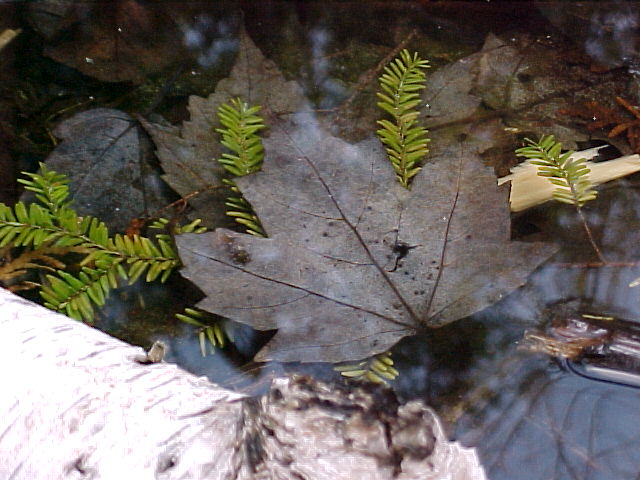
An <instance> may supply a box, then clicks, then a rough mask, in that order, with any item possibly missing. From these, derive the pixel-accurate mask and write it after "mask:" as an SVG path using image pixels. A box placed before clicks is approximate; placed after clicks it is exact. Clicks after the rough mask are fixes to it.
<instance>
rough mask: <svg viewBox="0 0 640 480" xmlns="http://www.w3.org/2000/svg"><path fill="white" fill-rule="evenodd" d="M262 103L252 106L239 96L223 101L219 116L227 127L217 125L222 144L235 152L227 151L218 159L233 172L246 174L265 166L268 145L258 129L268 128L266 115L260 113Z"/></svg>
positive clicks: (240, 174)
mask: <svg viewBox="0 0 640 480" xmlns="http://www.w3.org/2000/svg"><path fill="white" fill-rule="evenodd" d="M260 108H261V107H260V106H254V107H249V105H248V104H247V103H245V102H243V101H242V100H241V99H239V98H234V99H231V100H230V102H229V103H228V104H227V103H223V104H222V105H221V106H220V108H219V109H218V118H219V119H220V123H221V124H222V126H223V127H225V128H217V129H216V132H218V133H219V134H221V135H222V142H221V143H222V145H224V146H225V147H227V148H228V149H229V150H230V151H231V152H232V153H228V152H227V153H223V154H222V157H220V158H219V159H218V161H219V162H220V163H221V164H222V165H223V166H224V168H225V170H227V171H228V172H229V173H231V175H233V176H235V177H243V176H245V175H249V174H250V173H254V172H257V171H258V170H260V168H262V160H263V158H264V148H263V146H262V139H261V138H260V137H259V136H258V135H257V132H259V131H260V130H262V129H263V128H265V125H264V121H263V119H262V117H260V116H258V115H256V113H258V112H259V111H260Z"/></svg>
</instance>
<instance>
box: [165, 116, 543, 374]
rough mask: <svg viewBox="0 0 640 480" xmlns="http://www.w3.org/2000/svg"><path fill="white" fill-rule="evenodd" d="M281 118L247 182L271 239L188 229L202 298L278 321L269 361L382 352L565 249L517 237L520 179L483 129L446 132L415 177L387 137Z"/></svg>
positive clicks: (242, 317) (273, 324)
mask: <svg viewBox="0 0 640 480" xmlns="http://www.w3.org/2000/svg"><path fill="white" fill-rule="evenodd" d="M272 126H273V128H272V133H271V136H270V137H269V138H268V139H267V140H266V141H265V151H266V157H265V162H264V167H263V170H262V171H261V172H259V173H257V174H255V175H251V176H249V177H244V178H240V179H238V181H237V184H238V186H239V187H240V189H241V190H242V193H243V194H244V195H245V197H246V198H247V199H248V200H249V201H250V202H251V204H252V205H253V206H254V208H255V210H256V212H257V214H258V216H259V217H260V219H261V222H262V224H263V226H264V227H265V228H266V231H267V234H268V236H269V238H256V237H253V236H251V235H245V234H240V233H236V232H232V231H230V230H226V229H217V230H215V231H214V232H210V233H207V234H201V235H195V234H193V235H182V236H180V237H179V238H178V239H177V245H178V249H179V253H180V257H181V259H182V261H183V263H184V269H183V270H182V274H183V275H184V276H185V277H187V278H188V279H190V280H192V281H193V282H194V283H195V284H197V285H198V287H199V288H200V289H201V290H202V291H203V292H204V293H205V294H206V298H205V299H203V300H202V301H201V302H200V303H199V304H198V307H200V308H203V309H205V310H208V311H210V312H214V313H216V314H219V315H222V316H225V317H228V318H231V319H233V320H236V321H239V322H242V323H245V324H248V325H250V326H252V327H254V328H256V329H259V330H274V329H277V333H276V335H275V336H274V337H273V339H272V340H271V341H270V342H269V343H268V344H267V345H266V346H265V347H264V348H263V349H262V350H261V351H260V352H259V353H258V355H257V356H256V359H257V360H278V361H303V362H313V361H327V362H339V361H346V360H354V359H360V358H363V357H367V356H369V355H372V354H375V353H380V352H383V351H385V350H388V349H389V348H391V347H392V346H393V345H394V344H395V343H396V342H398V341H399V340H400V339H401V338H403V337H404V336H407V335H411V334H413V333H415V332H416V331H417V330H418V329H420V328H422V327H433V326H439V325H443V324H446V323H449V322H452V321H454V320H457V319H459V318H462V317H465V316H468V315H470V314H472V313H474V312H477V311H479V310H481V309H483V308H485V307H487V306H488V305H491V304H492V303H494V302H496V301H498V300H499V299H500V298H502V297H503V296H504V295H505V294H506V293H508V292H509V291H511V290H512V289H514V288H516V287H518V286H519V285H521V284H523V283H524V281H525V280H526V278H527V276H528V275H529V273H530V272H531V271H532V270H533V269H535V268H536V267H537V266H538V265H539V264H540V263H541V262H543V261H544V260H546V259H547V258H548V257H549V256H550V255H551V254H552V253H553V252H554V251H555V249H554V248H553V247H551V246H549V245H545V244H541V243H521V242H511V241H510V233H509V225H510V217H509V207H508V203H507V198H506V195H507V192H506V191H505V190H501V189H499V188H498V187H497V186H496V179H495V176H494V174H493V171H492V169H491V168H489V167H486V166H484V165H483V164H482V161H481V159H480V158H479V154H478V152H477V148H478V147H477V146H478V145H479V143H481V140H478V141H476V140H475V139H474V138H473V137H472V136H471V137H468V138H467V139H466V140H464V141H462V140H455V141H450V140H445V139H444V137H442V138H439V137H438V135H436V136H435V137H433V142H432V147H433V150H434V155H432V156H431V158H430V159H429V160H428V162H427V163H426V164H425V165H424V168H423V170H422V171H421V172H420V174H419V175H418V176H417V177H416V178H415V181H414V184H413V186H412V189H411V190H406V189H404V188H403V187H401V186H400V185H399V184H398V183H397V182H396V181H395V178H394V172H393V169H392V167H391V165H390V164H389V162H388V160H387V158H386V156H385V153H384V152H383V150H382V148H381V145H380V143H379V141H378V140H377V139H375V138H370V139H368V140H365V141H363V142H360V143H358V144H349V143H347V142H345V141H343V140H340V139H338V138H335V137H333V136H331V135H330V134H328V133H327V132H326V131H325V130H323V129H322V128H321V127H320V126H319V125H318V123H317V122H316V121H315V119H314V116H313V114H306V113H301V114H297V115H295V116H294V117H293V118H292V119H290V121H288V122H286V123H284V122H282V123H276V124H272ZM484 128H485V131H484V132H483V134H484V135H486V134H487V133H491V132H488V131H487V130H486V128H489V129H490V128H491V127H486V126H485V127H484ZM493 128H494V129H495V130H496V131H497V130H498V129H499V128H500V125H499V123H498V122H496V123H495V125H494V127H493ZM494 133H495V132H494ZM449 138H450V137H449Z"/></svg>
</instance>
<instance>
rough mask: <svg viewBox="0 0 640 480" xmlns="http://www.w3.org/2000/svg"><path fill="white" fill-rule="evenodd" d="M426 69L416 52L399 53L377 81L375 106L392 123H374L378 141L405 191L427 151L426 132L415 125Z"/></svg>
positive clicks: (385, 121)
mask: <svg viewBox="0 0 640 480" xmlns="http://www.w3.org/2000/svg"><path fill="white" fill-rule="evenodd" d="M428 67H429V62H428V61H427V60H422V59H421V58H420V57H419V56H418V54H417V53H414V54H413V56H412V55H411V54H410V53H409V51H408V50H406V49H405V50H402V52H400V55H399V57H398V58H396V59H394V60H393V61H392V62H391V63H389V65H387V66H386V67H385V69H384V73H383V74H382V76H380V78H379V82H380V88H381V89H382V92H378V94H377V95H378V98H379V99H380V101H379V102H378V106H379V107H380V108H381V109H382V110H384V111H385V112H387V113H388V114H389V115H391V117H392V118H393V121H389V120H386V119H384V120H378V124H379V125H380V126H381V127H382V128H380V129H379V130H378V131H377V134H378V137H379V138H380V141H381V142H382V143H383V144H384V145H385V147H386V148H385V150H386V152H387V155H388V157H389V160H390V161H391V164H392V165H393V169H394V170H395V172H396V176H397V178H398V181H399V182H400V184H401V185H402V186H403V187H405V188H409V185H410V182H411V179H412V178H413V177H414V176H415V175H416V174H417V173H418V172H419V171H420V169H421V167H420V161H421V160H422V158H423V157H424V156H425V155H426V154H427V153H428V152H429V148H428V144H429V139H428V138H427V130H426V129H425V128H424V127H422V126H420V125H419V124H418V115H419V113H420V112H419V111H418V110H416V107H417V106H418V105H420V102H421V99H420V90H422V89H423V88H425V85H424V82H425V74H424V72H423V70H424V69H426V68H428Z"/></svg>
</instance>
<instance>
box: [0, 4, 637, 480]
mask: <svg viewBox="0 0 640 480" xmlns="http://www.w3.org/2000/svg"><path fill="white" fill-rule="evenodd" d="M41 3H42V2H41ZM44 3H46V2H44ZM132 3H136V2H132ZM259 3H260V4H261V5H256V4H254V5H252V8H255V10H252V9H251V8H245V12H244V20H245V23H246V25H247V29H248V30H249V31H250V33H251V35H253V36H254V39H255V40H256V42H257V43H258V45H259V46H260V47H261V48H263V49H264V51H265V53H266V54H267V55H268V56H269V57H270V58H273V59H274V60H276V63H278V66H279V67H280V68H282V69H283V70H285V72H286V75H288V76H290V77H295V78H296V79H298V80H299V82H300V83H301V84H302V85H303V86H304V87H305V89H306V92H307V94H308V95H309V96H310V97H312V98H313V99H314V100H315V101H316V105H315V107H317V108H320V109H326V108H332V107H334V106H336V105H338V104H339V103H340V102H341V101H343V100H344V99H345V97H347V96H348V94H349V86H350V85H353V84H354V83H355V80H356V79H357V77H358V73H361V72H362V71H363V70H366V69H367V68H371V67H373V66H375V63H376V61H379V59H380V58H381V56H380V55H378V50H377V49H380V51H383V52H384V51H387V50H388V48H389V47H392V46H395V45H396V44H397V42H398V40H399V39H401V38H404V36H406V34H407V32H408V31H410V30H411V29H412V28H417V29H418V30H419V31H421V32H422V33H425V34H429V35H432V38H431V39H430V42H431V43H430V44H429V45H430V49H429V52H428V53H427V52H425V56H427V57H429V56H430V55H431V56H432V57H433V58H432V63H434V67H435V68H434V71H435V70H436V69H437V67H438V66H440V65H444V64H447V63H448V62H450V61H452V60H453V59H455V58H458V57H460V56H461V55H463V54H464V53H471V52H474V51H477V50H478V49H479V48H480V47H481V45H482V42H483V40H484V38H485V36H486V35H487V34H488V33H489V32H494V33H497V34H502V33H504V34H505V35H506V37H509V36H510V35H509V33H512V32H514V31H515V32H516V33H517V29H522V30H523V31H528V32H530V33H531V32H533V33H532V34H536V33H538V32H537V30H536V29H534V28H533V27H539V26H540V25H544V21H545V18H546V19H547V20H549V21H550V22H551V23H552V24H553V25H555V27H556V28H558V29H560V33H563V32H564V33H566V34H567V35H568V36H569V37H571V38H572V40H573V41H574V42H575V43H576V45H577V46H578V47H579V48H581V49H582V50H583V51H584V52H586V53H587V54H589V55H591V58H592V60H593V61H594V62H598V63H601V64H604V65H609V66H619V67H622V71H623V72H624V71H626V69H627V68H629V69H630V70H631V73H632V74H636V73H637V72H635V71H634V70H633V69H634V68H636V66H637V64H638V53H637V48H638V38H637V28H638V21H639V20H638V18H639V17H638V11H637V9H638V7H636V6H635V5H634V4H629V3H613V4H610V5H608V6H606V7H605V6H602V7H598V6H597V4H594V5H591V6H586V7H585V6H584V5H582V4H580V5H578V4H571V3H570V2H561V3H559V4H553V5H552V6H551V7H549V8H547V7H544V6H541V7H540V10H532V7H531V5H528V6H522V5H521V6H518V7H514V6H513V2H512V4H511V6H510V5H509V4H508V3H505V4H504V5H490V6H486V7H485V10H482V9H480V8H479V7H478V6H475V7H472V6H471V5H467V4H464V5H461V4H458V3H457V2H444V3H446V5H440V7H437V6H429V5H426V4H422V3H421V2H406V3H404V4H403V8H398V7H389V8H391V9H392V10H391V11H385V8H384V7H383V6H380V5H377V6H376V7H375V8H374V7H372V9H367V11H364V12H363V11H362V8H361V6H358V5H357V4H349V3H345V4H344V5H343V6H341V7H340V6H338V5H333V4H332V5H331V6H330V7H326V8H321V7H318V6H312V5H310V4H305V3H296V2H289V3H288V4H287V3H285V2H278V3H276V2H259ZM436 3H437V2H436ZM551 3H553V2H551ZM166 5H170V3H169V2H167V3H166ZM176 5H177V4H176ZM176 5H174V6H172V7H167V8H169V9H168V10H167V11H168V12H171V10H170V9H171V8H174V9H176V10H175V11H176V12H181V10H180V9H179V7H177V6H176ZM180 5H182V4H180ZM229 5H231V7H233V8H231V9H230V11H229V12H227V13H221V11H220V10H218V11H216V12H208V11H207V10H206V8H205V7H203V6H201V7H197V6H196V3H195V2H194V3H193V4H191V5H189V8H190V9H192V10H191V11H190V12H189V13H190V14H189V15H183V14H182V13H180V14H179V15H177V19H176V23H177V25H178V26H179V28H178V29H177V30H176V31H177V32H179V36H178V37H176V43H177V44H179V45H182V46H184V47H185V49H186V51H189V52H191V53H192V54H193V55H194V58H193V59H192V61H193V70H189V71H190V72H192V73H193V76H194V77H196V76H200V75H202V74H203V73H206V72H207V69H215V68H216V67H217V66H219V65H218V64H219V63H220V62H222V59H223V57H225V55H231V54H232V53H233V52H234V51H235V48H236V45H237V42H236V40H235V37H234V35H235V32H236V30H235V29H236V27H237V24H238V23H239V22H238V18H239V14H238V12H239V10H237V8H235V7H237V6H239V5H240V4H239V3H238V4H236V3H233V2H230V3H229ZM421 5H422V6H423V7H424V8H422V7H421ZM11 6H12V5H11V4H9V3H5V5H0V13H1V12H2V9H3V8H4V9H7V8H10V7H11ZM428 7H429V8H431V10H429V8H428ZM560 7H562V8H560ZM28 8H35V7H28ZM28 8H27V7H23V8H22V11H23V13H24V14H25V15H27V13H25V12H26V11H27V9H28ZM96 8H98V7H96ZM438 8H441V10H438ZM468 8H473V9H474V10H472V11H471V13H474V14H476V15H477V16H478V19H479V20H478V21H477V22H469V21H468V18H469V11H467V12H466V13H465V11H464V9H468ZM585 8H586V10H585ZM341 9H342V10H341ZM372 12H373V13H372ZM165 13H166V12H165ZM225 15H228V18H227V17H225ZM542 15H544V17H542ZM525 16H528V18H533V19H534V20H527V19H526V18H525ZM6 18H9V17H6ZM87 22H89V23H90V22H91V18H90V17H89V18H88V19H87ZM140 28H142V26H140ZM544 28H545V29H546V28H547V27H546V25H544ZM510 29H511V31H510ZM545 29H542V30H541V31H542V32H543V33H541V38H544V39H548V35H547V30H545ZM571 29H573V30H571ZM548 31H549V32H550V33H549V35H550V34H551V33H552V34H553V35H558V33H559V32H558V31H556V30H554V29H553V28H549V29H548ZM43 41H44V40H43ZM352 41H354V42H360V43H358V45H357V48H355V49H354V50H351V55H352V56H351V57H349V51H347V50H348V49H347V46H348V45H347V44H348V42H352ZM365 47H366V48H365ZM447 47H448V48H447ZM358 48H360V49H361V50H362V52H361V53H358V54H357V55H353V51H356V52H357V51H358ZM345 52H346V53H345ZM372 52H373V53H372ZM345 57H346V58H348V59H349V61H351V62H354V63H355V62H358V63H359V64H358V66H357V68H353V71H351V70H350V69H349V65H346V66H345V64H346V63H347V62H345V60H344V58H345ZM87 58H90V57H87ZM91 58H92V61H93V62H95V59H93V57H91ZM372 59H373V60H372ZM375 59H377V60H375ZM121 61H123V62H128V61H130V59H128V58H126V59H125V60H121ZM367 62H368V63H367ZM360 63H362V65H360ZM85 67H86V68H87V69H89V68H90V66H85ZM76 68H79V69H80V68H82V67H81V66H76ZM115 68H118V64H117V63H116V67H115ZM59 69H60V71H62V70H63V67H61V66H60V67H59ZM64 70H65V71H66V72H67V73H68V72H69V70H67V69H66V67H64ZM85 73H88V74H91V73H90V71H89V70H87V71H85ZM431 73H432V72H430V74H431ZM196 74H197V75H196ZM74 78H75V77H74ZM56 80H57V79H56ZM52 83H53V84H54V85H55V84H56V82H55V81H54V82H52ZM46 87H47V88H52V85H50V84H48V85H46ZM65 88H66V89H69V86H68V85H65ZM192 88H195V87H194V86H193V85H192ZM199 88H202V89H203V90H198V93H199V94H202V91H206V86H204V87H203V86H202V85H200V86H199ZM191 93H194V92H193V90H187V91H186V92H185V91H184V90H183V91H181V92H180V94H176V95H175V96H169V98H168V101H167V102H165V103H164V104H163V105H162V108H163V110H162V113H164V114H166V115H168V116H171V115H172V114H173V115H175V116H174V117H171V118H172V120H174V122H175V123H177V122H178V121H179V120H182V119H183V117H184V111H180V109H178V112H179V113H176V111H174V110H173V108H175V105H169V104H171V103H172V102H174V103H179V102H180V101H182V102H183V103H182V107H181V108H182V109H184V98H182V100H180V99H181V95H182V96H184V95H187V94H191ZM636 93H637V92H636ZM111 100H113V99H109V101H111ZM366 101H367V102H369V103H371V104H373V103H374V101H371V98H368V99H367V100H366ZM472 104H473V106H474V107H475V105H476V104H475V103H472ZM121 108H125V107H122V106H121ZM291 135H292V137H293V138H294V140H295V141H297V142H299V143H301V144H303V143H304V142H305V137H304V132H302V131H296V132H291ZM30 154H31V152H30ZM601 190H602V193H601V198H600V199H598V200H596V202H594V205H593V206H588V207H586V208H585V212H586V215H587V218H588V219H589V222H590V224H591V225H592V227H593V228H594V231H595V232H596V236H597V239H598V241H599V242H601V247H602V248H603V250H604V252H605V254H606V255H607V258H608V259H610V260H614V261H634V258H633V256H634V255H636V251H637V244H638V241H637V238H638V236H637V232H638V231H640V228H639V227H640V213H639V212H640V211H639V209H640V202H638V194H637V180H633V179H631V180H625V181H619V182H617V183H616V184H614V185H613V186H607V187H603V188H602V189H601ZM527 215H528V217H527V216H523V217H520V218H519V219H517V220H516V223H518V222H524V223H526V222H531V223H532V224H534V225H535V226H536V228H538V229H539V230H540V231H542V232H543V233H544V234H546V235H547V236H548V237H551V238H554V239H556V240H557V241H558V242H559V243H560V244H561V245H562V250H561V252H560V253H559V254H558V255H557V256H556V257H555V258H554V259H553V261H552V263H551V264H550V265H547V266H545V267H543V268H542V269H540V270H539V271H538V272H536V274H535V275H534V276H533V277H532V279H531V281H530V282H529V284H528V286H527V287H526V288H524V289H523V290H521V291H519V292H516V293H514V294H513V295H511V296H510V297H509V298H507V299H506V300H505V301H503V302H502V303H501V304H499V305H497V306H496V307H494V308H492V309H489V310H487V311H485V312H483V313H481V314H478V315H476V316H475V317H474V318H471V319H465V320H461V321H459V322H455V323H454V324H451V325H448V326H447V327H444V328H442V329H439V330H437V331H434V332H429V333H428V334H426V335H424V336H420V337H416V338H412V339H407V340H405V341H403V342H401V344H400V345H398V346H397V347H396V349H395V351H394V355H395V358H396V361H397V364H398V368H399V370H400V371H401V376H400V378H399V379H398V380H397V382H396V384H395V389H396V390H397V391H398V393H399V394H400V395H401V396H403V397H404V398H413V397H420V398H424V399H426V400H427V401H428V402H429V403H431V404H433V405H435V406H436V407H437V408H438V410H439V411H440V412H441V414H442V415H443V417H444V419H445V421H448V422H449V431H450V433H451V435H452V436H455V437H456V438H458V439H460V440H461V441H462V442H464V443H466V444H468V445H474V446H477V447H478V448H479V450H480V452H481V456H482V460H483V463H484V464H485V466H486V467H487V470H488V472H489V474H490V478H492V479H513V478H518V479H532V480H534V479H548V478H557V479H564V478H576V479H587V478H591V479H623V478H634V475H636V474H637V472H638V471H639V470H640V453H638V452H639V451H640V445H638V443H639V441H640V436H639V435H638V434H637V425H638V424H639V421H640V418H638V416H640V409H639V408H638V405H639V404H640V391H638V390H634V389H631V388H625V387H615V386H609V385H604V384H599V383H596V382H590V381H588V380H585V379H583V378H578V377H576V376H574V375H571V374H569V373H568V372H565V371H564V370H562V369H561V368H560V367H559V366H558V365H557V364H556V363H555V362H554V361H553V360H550V359H549V358H547V357H544V356H542V355H539V354H532V353H528V352H523V351H521V350H518V349H517V342H518V341H519V340H520V339H521V338H522V334H523V332H524V330H525V329H527V328H530V327H532V326H536V325H544V322H545V321H546V320H547V319H546V318H545V316H544V312H543V311H544V308H545V307H546V306H547V305H550V304H553V303H556V302H561V301H563V300H568V299H571V298H574V297H580V298H583V299H584V300H585V303H586V304H588V305H589V306H590V307H591V308H592V309H595V310H597V311H599V312H601V313H603V314H607V313H612V314H617V315H620V316H623V317H625V318H629V319H634V318H637V319H640V288H639V289H636V290H634V289H630V288H629V287H628V284H629V283H630V282H631V281H632V280H634V279H635V278H637V277H639V276H640V268H638V267H634V268H622V267H599V268H589V267H588V266H587V265H578V264H587V263H589V262H593V259H594V256H593V254H592V252H591V251H590V250H589V245H588V244H587V243H586V242H585V240H584V235H583V232H582V230H581V228H582V227H581V225H580V224H579V223H578V222H577V221H576V219H577V217H576V215H575V212H574V211H573V210H571V209H570V208H566V207H557V206H545V207H541V208H539V209H537V210H535V211H534V212H530V213H529V214H527ZM138 288H139V287H138V286H136V287H133V288H131V289H129V290H127V291H126V295H127V296H128V299H126V298H125V299H123V298H118V297H114V298H113V299H112V300H111V301H110V303H109V306H108V308H107V309H106V310H105V312H104V314H103V315H104V317H103V319H102V320H101V322H102V323H101V324H100V325H101V326H102V327H104V328H105V330H107V331H109V332H111V333H112V334H114V335H117V336H120V337H123V338H126V339H127V340H128V341H132V342H134V343H138V344H141V345H143V346H145V347H148V346H149V345H150V343H151V341H153V340H155V339H163V340H165V341H167V342H168V343H169V344H170V348H171V349H170V352H169V354H168V357H167V360H168V361H175V362H176V363H178V364H179V365H181V366H183V367H184V368H186V369H188V370H190V371H192V372H194V373H196V374H199V375H207V376H208V377H209V378H211V379H212V380H214V381H218V382H231V383H234V384H235V385H238V384H240V385H241V386H242V387H244V386H246V384H247V383H251V382H254V383H260V382H261V381H263V380H264V379H267V378H268V377H269V375H276V374H281V373H283V372H285V371H287V370H288V369H290V368H291V369H294V368H298V367H296V366H291V367H290V366H279V365H273V366H270V367H268V368H267V369H264V370H261V369H257V368H251V367H252V366H251V365H247V362H248V361H249V359H250V358H251V357H252V355H253V354H254V353H255V351H256V350H257V349H258V348H259V346H258V345H257V344H258V343H259V342H260V341H264V340H265V338H264V337H263V336H262V335H256V334H254V333H252V332H250V331H249V330H248V329H246V328H243V327H238V328H237V329H236V340H237V345H236V347H235V348H232V349H231V350H230V351H228V352H226V353H224V352H218V353H216V355H214V356H209V357H206V358H204V359H203V358H202V357H201V356H200V349H199V344H198V340H197V337H196V336H195V335H194V333H193V330H192V329H191V328H190V327H188V326H185V325H183V324H181V323H179V322H176V321H175V320H173V314H174V313H178V312H180V311H181V310H182V308H183V307H184V306H189V305H192V304H193V302H195V301H196V300H197V298H198V294H197V293H196V292H188V290H187V289H186V287H184V286H177V285H176V284H172V288H173V289H174V292H177V295H176V297H178V298H174V297H169V296H168V294H167V290H165V289H159V288H158V287H155V286H153V287H145V289H144V290H142V291H140V290H138ZM185 292H188V293H185ZM138 295H141V296H142V297H143V298H144V302H145V305H144V306H142V305H141V304H140V303H139V297H138ZM124 319H126V321H124ZM256 337H260V338H259V339H256ZM243 367H246V368H251V373H250V374H247V375H245V376H244V378H242V379H239V378H238V377H237V374H238V372H239V371H240V370H241V369H242V368H243ZM304 371H306V372H309V373H315V374H317V375H320V376H323V377H330V376H331V373H330V368H328V367H327V366H326V365H325V366H317V367H316V366H308V367H305V368H304Z"/></svg>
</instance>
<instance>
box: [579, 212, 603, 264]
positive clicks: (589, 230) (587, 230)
mask: <svg viewBox="0 0 640 480" xmlns="http://www.w3.org/2000/svg"><path fill="white" fill-rule="evenodd" d="M576 210H578V215H580V220H582V226H583V227H584V230H585V231H586V232H587V237H589V242H590V243H591V246H592V247H593V250H594V251H595V252H596V255H598V258H599V259H600V261H601V262H602V263H607V260H606V259H605V258H604V255H602V250H600V247H598V244H597V243H596V241H595V240H594V238H593V234H592V233H591V229H590V228H589V224H588V223H587V219H586V218H585V216H584V213H583V211H582V208H580V207H579V206H578V205H576Z"/></svg>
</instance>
